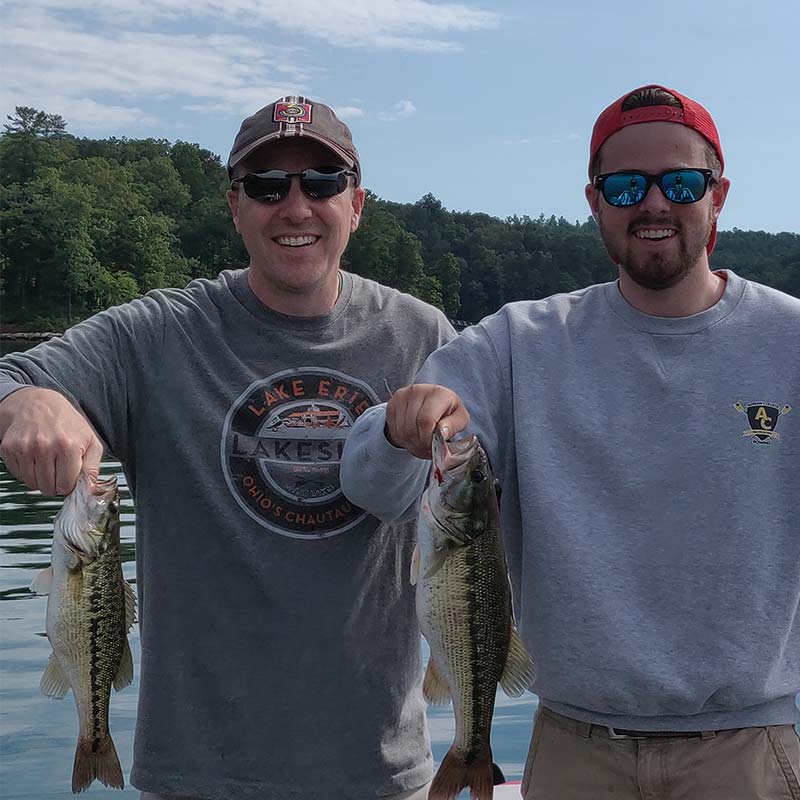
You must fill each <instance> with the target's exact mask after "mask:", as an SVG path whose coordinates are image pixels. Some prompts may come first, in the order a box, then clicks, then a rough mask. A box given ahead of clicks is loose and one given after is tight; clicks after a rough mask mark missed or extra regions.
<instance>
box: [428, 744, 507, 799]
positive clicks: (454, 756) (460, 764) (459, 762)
mask: <svg viewBox="0 0 800 800" xmlns="http://www.w3.org/2000/svg"><path fill="white" fill-rule="evenodd" d="M466 786H469V789H470V797H471V798H472V800H492V794H493V792H494V788H493V787H494V767H493V766H492V749H491V748H490V747H489V745H488V744H487V745H486V747H484V748H482V749H481V751H480V752H479V753H478V755H477V756H476V757H475V758H473V759H471V760H470V762H469V763H467V761H466V760H465V759H464V756H463V755H461V754H460V753H458V752H455V751H454V750H453V748H452V747H451V748H450V750H449V751H448V753H447V755H446V756H445V757H444V761H442V763H441V766H440V767H439V771H438V772H437V773H436V776H435V777H434V779H433V783H432V784H431V789H430V792H429V793H428V800H455V798H456V797H457V796H458V793H459V792H460V791H461V790H462V789H463V788H464V787H466Z"/></svg>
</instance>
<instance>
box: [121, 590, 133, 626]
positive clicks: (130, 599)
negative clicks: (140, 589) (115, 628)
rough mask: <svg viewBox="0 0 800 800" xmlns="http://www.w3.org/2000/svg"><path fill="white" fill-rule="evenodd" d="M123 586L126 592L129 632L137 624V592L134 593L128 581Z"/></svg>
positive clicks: (126, 613) (126, 615)
mask: <svg viewBox="0 0 800 800" xmlns="http://www.w3.org/2000/svg"><path fill="white" fill-rule="evenodd" d="M122 585H123V586H124V591H125V631H126V632H127V631H129V630H130V629H131V628H132V627H133V623H134V622H136V592H134V591H133V586H131V585H130V584H129V583H128V581H125V580H123V581H122Z"/></svg>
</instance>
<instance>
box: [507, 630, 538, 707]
mask: <svg viewBox="0 0 800 800" xmlns="http://www.w3.org/2000/svg"><path fill="white" fill-rule="evenodd" d="M533 679H534V668H533V659H532V658H531V657H530V655H528V651H527V650H526V649H525V645H524V644H523V643H522V639H520V638H519V634H518V633H517V629H516V628H515V627H514V626H513V625H512V626H511V641H510V642H509V644H508V657H507V658H506V666H505V669H504V670H503V674H502V676H501V677H500V686H501V688H502V689H503V691H504V692H505V693H506V694H507V695H508V696H509V697H519V696H520V695H521V694H522V693H523V692H524V691H525V690H526V689H528V688H530V686H531V684H532V683H533Z"/></svg>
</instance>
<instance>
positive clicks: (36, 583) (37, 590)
mask: <svg viewBox="0 0 800 800" xmlns="http://www.w3.org/2000/svg"><path fill="white" fill-rule="evenodd" d="M52 585H53V567H52V566H50V567H46V568H45V569H43V570H42V571H41V572H38V573H37V574H36V577H35V578H34V579H33V580H32V581H31V591H32V592H33V593H34V594H50V587H51V586H52Z"/></svg>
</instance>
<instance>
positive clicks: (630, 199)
mask: <svg viewBox="0 0 800 800" xmlns="http://www.w3.org/2000/svg"><path fill="white" fill-rule="evenodd" d="M712 180H716V178H714V173H713V172H712V171H711V170H710V169H668V170H667V171H666V172H662V173H660V174H658V175H649V174H648V173H646V172H634V171H633V170H626V171H624V172H609V173H607V174H606V175H597V176H596V177H595V179H594V180H593V181H592V184H593V185H594V187H595V188H596V189H600V191H601V192H602V193H603V198H604V199H605V201H606V202H607V203H608V204H609V205H612V206H615V207H616V208H622V207H623V206H635V205H636V204H637V203H641V202H642V200H644V198H645V197H646V196H647V193H648V192H649V191H650V187H651V186H652V185H653V184H654V183H655V184H656V185H657V186H658V188H659V189H661V192H662V194H663V195H664V197H666V198H667V200H670V201H672V202H673V203H679V204H681V205H687V204H688V203H696V202H697V201H698V200H700V199H702V197H703V195H705V193H706V190H707V189H708V184H709V183H710V182H711V181H712Z"/></svg>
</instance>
